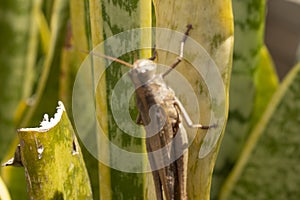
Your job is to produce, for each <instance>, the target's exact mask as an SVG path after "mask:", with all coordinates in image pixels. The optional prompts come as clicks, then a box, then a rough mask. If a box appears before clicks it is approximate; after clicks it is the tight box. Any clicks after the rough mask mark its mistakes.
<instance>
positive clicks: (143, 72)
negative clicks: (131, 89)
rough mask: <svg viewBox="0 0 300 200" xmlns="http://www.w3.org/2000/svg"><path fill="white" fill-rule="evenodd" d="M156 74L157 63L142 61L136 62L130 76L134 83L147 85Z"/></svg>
mask: <svg viewBox="0 0 300 200" xmlns="http://www.w3.org/2000/svg"><path fill="white" fill-rule="evenodd" d="M155 72H156V63H154V62H153V61H151V60H148V59H140V60H137V61H135V62H134V64H133V68H132V69H131V70H130V72H129V75H130V78H131V79H132V81H133V82H134V83H146V82H147V81H148V80H150V79H152V78H153V76H154V75H155Z"/></svg>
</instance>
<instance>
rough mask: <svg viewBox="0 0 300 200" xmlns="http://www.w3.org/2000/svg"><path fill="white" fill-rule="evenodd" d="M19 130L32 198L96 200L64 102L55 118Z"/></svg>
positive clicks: (29, 192) (30, 197)
mask: <svg viewBox="0 0 300 200" xmlns="http://www.w3.org/2000/svg"><path fill="white" fill-rule="evenodd" d="M48 120H49V119H48V115H45V116H44V119H43V121H42V122H41V127H40V128H22V129H19V130H18V135H19V138H20V145H21V146H20V152H21V158H22V163H23V165H24V168H25V176H26V181H27V188H28V195H29V199H92V192H91V187H90V183H89V178H88V174H87V171H86V168H85V164H84V161H83V157H82V153H81V150H80V146H79V144H78V142H77V139H76V136H75V133H74V130H73V128H72V126H71V123H70V121H69V119H68V117H67V114H66V112H65V109H64V106H63V104H62V103H61V102H60V103H59V107H58V108H57V113H56V114H55V116H54V119H51V120H50V121H48Z"/></svg>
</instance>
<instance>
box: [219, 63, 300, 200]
mask: <svg viewBox="0 0 300 200" xmlns="http://www.w3.org/2000/svg"><path fill="white" fill-rule="evenodd" d="M299 86H300V64H298V65H296V66H295V67H294V68H293V69H292V70H291V71H290V72H289V74H288V75H287V76H286V78H285V79H284V81H283V82H282V84H281V85H280V87H279V88H278V90H277V91H276V93H275V94H274V96H273V97H272V100H271V101H270V103H269V104H268V107H267V109H266V111H265V112H264V114H263V116H262V119H261V120H260V121H259V123H258V124H257V125H256V126H255V128H254V130H253V132H252V133H251V134H250V136H249V139H248V140H247V142H246V145H245V148H244V149H243V151H242V152H241V155H240V157H239V160H238V161H237V164H236V166H235V167H234V169H233V171H232V172H231V174H230V176H229V178H228V180H227V181H226V184H225V185H224V187H223V188H222V193H221V199H299V197H300V193H299V190H298V185H299V184H300V178H299V176H298V174H299V173H300V167H299V164H298V163H299V161H300V159H299V158H300V156H299V155H300V150H299V148H298V147H299V141H300V135H299V124H300V118H299V113H300V106H299V104H298V102H299V100H300V96H299V94H300V87H299Z"/></svg>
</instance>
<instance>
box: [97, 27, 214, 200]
mask: <svg viewBox="0 0 300 200" xmlns="http://www.w3.org/2000/svg"><path fill="white" fill-rule="evenodd" d="M191 29H192V25H188V26H187V31H186V32H185V35H184V37H183V39H182V41H181V45H180V54H179V56H178V57H177V59H176V61H175V62H174V63H173V64H172V65H171V66H170V68H169V69H168V70H167V71H166V72H164V73H163V74H156V68H157V65H156V63H155V62H153V60H154V59H155V57H156V51H154V55H153V57H152V58H149V59H139V60H137V61H135V62H134V64H133V65H132V64H130V63H127V62H125V61H122V60H119V59H117V58H113V57H110V56H106V55H99V56H101V57H104V58H106V59H109V60H113V61H116V62H119V63H121V64H123V65H126V66H127V67H130V68H131V70H130V71H129V76H130V78H131V80H132V82H133V84H134V86H135V94H136V105H137V108H138V110H139V115H138V117H137V124H140V125H143V126H144V127H145V130H146V149H147V152H148V160H149V163H150V166H151V169H153V171H152V175H153V180H154V184H155V191H156V197H157V200H163V199H167V200H171V199H178V200H179V199H180V200H185V199H187V162H188V139H187V134H186V131H185V129H184V127H183V125H182V118H183V119H184V120H185V121H186V123H187V125H188V126H189V127H192V128H200V129H209V128H212V127H214V125H211V126H204V125H201V124H194V123H193V122H192V120H191V119H190V117H189V115H188V113H187V112H186V110H185V108H184V107H183V105H182V104H181V103H180V101H179V100H178V98H177V97H176V96H175V93H174V91H173V90H172V89H171V88H169V87H168V86H167V84H166V83H165V81H164V77H165V76H166V75H168V74H169V73H170V72H171V71H172V70H173V69H174V68H175V67H176V66H177V65H178V64H179V63H180V62H181V61H182V59H183V49H184V45H185V41H186V40H187V38H188V35H189V31H190V30H191ZM158 150H161V151H160V153H159V154H156V155H154V154H152V152H155V151H158ZM161 163H163V164H164V165H163V166H164V167H163V168H160V169H159V166H161ZM164 197H165V198H164Z"/></svg>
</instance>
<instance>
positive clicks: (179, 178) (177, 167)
mask: <svg viewBox="0 0 300 200" xmlns="http://www.w3.org/2000/svg"><path fill="white" fill-rule="evenodd" d="M134 66H136V67H134V68H133V69H132V70H131V72H130V77H131V79H132V80H133V83H134V84H135V86H136V91H135V92H136V103H137V107H138V110H139V111H140V115H139V117H138V121H137V122H138V123H139V124H142V125H144V126H145V129H146V134H147V139H146V148H147V151H148V153H151V152H154V151H157V150H161V151H160V152H159V153H157V154H155V155H152V154H148V158H149V162H150V166H151V168H152V169H154V170H155V171H153V172H152V173H153V179H154V183H155V188H156V196H157V199H163V192H162V189H163V191H164V193H165V196H166V199H187V194H186V178H187V174H186V173H187V147H188V140H187V135H186V132H185V130H184V128H183V126H182V125H181V116H180V108H179V107H178V104H177V101H178V100H177V99H176V97H175V93H174V92H173V90H172V89H170V88H169V87H168V86H167V85H166V83H165V82H164V80H163V78H162V75H154V74H153V73H152V72H153V71H152V70H155V68H156V64H155V63H154V62H152V61H151V60H138V61H137V62H136V63H135V64H134ZM144 66H147V68H148V71H147V72H144V73H143V75H145V73H148V75H145V76H144V77H142V76H141V72H140V70H143V69H144ZM149 76H151V77H149ZM141 77H142V78H141ZM148 78H149V79H148ZM147 79H148V81H147ZM144 81H146V82H144ZM177 134H179V135H177ZM175 135H177V137H176V140H175V141H173V142H172V140H173V139H174V137H175ZM161 164H162V165H164V166H165V167H163V168H161V169H158V168H160V167H159V166H158V165H161ZM156 169H157V170H156Z"/></svg>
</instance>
